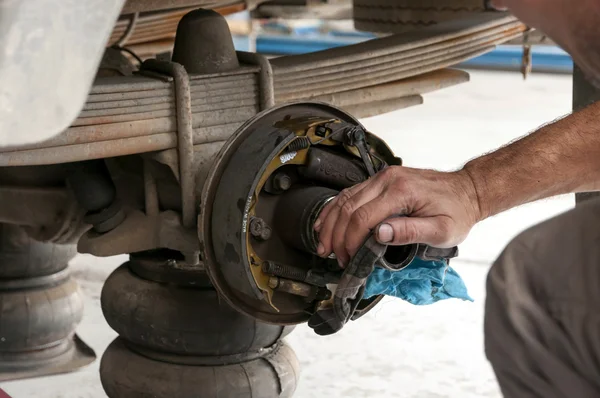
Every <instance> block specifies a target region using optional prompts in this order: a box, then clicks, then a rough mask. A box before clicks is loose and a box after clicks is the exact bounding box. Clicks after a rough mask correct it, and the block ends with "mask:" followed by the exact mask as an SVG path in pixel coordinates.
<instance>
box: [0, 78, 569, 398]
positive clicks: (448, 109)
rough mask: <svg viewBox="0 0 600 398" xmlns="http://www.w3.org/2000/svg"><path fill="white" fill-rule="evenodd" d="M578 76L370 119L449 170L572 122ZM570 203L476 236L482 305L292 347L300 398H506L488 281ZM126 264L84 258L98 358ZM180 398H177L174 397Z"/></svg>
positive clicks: (541, 206)
mask: <svg viewBox="0 0 600 398" xmlns="http://www.w3.org/2000/svg"><path fill="white" fill-rule="evenodd" d="M570 103H571V79H570V77H569V76H556V75H534V76H532V77H531V78H530V79H529V80H528V81H526V82H523V80H522V78H521V77H520V76H519V75H518V74H513V73H492V72H473V73H472V81H471V83H469V84H464V85H462V86H458V87H454V88H450V89H447V90H444V91H441V92H438V93H433V94H430V95H427V96H426V97H425V104H424V105H421V106H419V107H415V108H410V109H406V110H402V111H398V112H394V113H390V114H387V115H384V116H379V117H374V118H370V119H365V120H364V123H365V125H366V126H367V127H368V128H369V129H370V130H371V131H373V132H374V133H376V134H378V135H380V136H381V137H382V138H384V139H385V140H386V141H387V142H388V143H390V145H391V146H392V148H393V149H394V150H395V151H396V153H397V154H398V155H400V156H401V157H403V158H404V160H405V164H406V165H409V166H413V167H427V168H434V169H438V170H451V169H456V168H458V167H460V166H461V165H462V164H463V163H464V162H466V161H467V160H469V159H470V158H472V157H475V156H477V155H479V154H481V153H484V152H486V151H490V150H492V149H494V148H497V147H498V146H501V145H503V144H506V143H508V142H510V141H511V140H513V139H515V138H517V137H519V136H522V135H523V134H525V133H527V132H529V131H532V130H533V129H535V128H536V127H537V126H539V125H541V124H543V123H546V122H548V121H551V120H553V119H555V118H557V117H560V116H562V115H564V114H566V113H568V112H569V110H570ZM573 203H574V200H573V198H572V197H571V196H563V197H558V198H553V199H549V200H544V201H541V202H537V203H534V204H530V205H526V206H523V207H521V208H518V209H514V210H512V211H509V212H506V213H504V214H502V215H499V216H496V217H494V218H492V219H489V220H486V221H485V222H483V223H481V224H480V225H478V226H477V227H476V228H475V229H474V230H473V232H472V234H471V236H470V237H469V238H468V239H467V241H466V242H465V243H464V244H463V245H462V246H461V248H460V249H461V255H460V259H459V260H458V261H455V262H454V263H453V265H454V267H455V268H456V269H457V270H458V271H459V273H461V275H462V276H463V278H464V279H465V281H466V283H467V285H468V287H469V289H470V293H471V296H472V297H473V298H475V300H476V301H475V302H474V303H464V302H459V301H449V302H443V303H438V304H436V305H433V306H430V307H414V306H411V305H408V304H406V303H404V302H402V301H400V300H395V299H387V300H385V301H384V302H383V303H382V304H380V305H379V306H378V307H377V308H376V309H375V310H373V311H372V312H371V313H369V314H368V315H367V316H366V317H364V318H362V319H361V320H359V321H357V322H353V323H351V324H350V325H348V326H347V327H346V328H345V329H344V330H343V331H342V332H341V333H340V334H338V335H334V336H331V337H325V338H324V337H318V336H316V335H314V334H313V333H312V331H311V330H310V329H308V328H307V327H305V326H301V327H298V328H297V329H296V331H295V332H294V333H293V334H292V335H291V336H290V337H289V338H288V340H289V341H290V342H291V343H292V344H293V346H294V347H295V349H296V352H297V354H298V357H299V359H300V361H301V364H302V376H301V381H300V385H299V387H298V390H297V393H296V395H295V397H297V398H312V397H330V398H342V397H344V398H359V397H361V398H362V397H399V398H400V397H401V398H437V397H449V398H482V397H500V393H499V391H498V388H497V385H496V382H495V379H494V375H493V373H492V371H491V369H490V367H489V365H488V363H487V361H486V360H485V357H484V354H483V335H482V319H483V302H484V298H485V287H484V281H485V275H486V273H487V270H488V267H489V265H490V264H491V262H492V261H493V260H494V258H495V257H496V256H497V255H498V253H499V252H500V251H501V250H502V248H503V246H504V245H505V244H506V243H507V242H508V241H509V240H510V239H511V238H512V237H513V236H514V235H515V234H517V233H518V232H519V231H521V230H522V229H524V228H526V227H527V226H530V225H532V224H534V223H536V222H538V221H540V220H543V219H546V218H548V217H551V216H552V215H555V214H557V213H560V212H563V211H565V210H567V209H569V208H570V207H572V206H573ZM123 259H124V257H123V256H122V257H115V258H108V259H96V258H93V257H90V256H83V255H82V256H78V257H77V258H76V259H75V260H74V261H73V271H74V273H75V276H76V277H77V279H78V280H79V282H80V284H81V287H82V290H83V293H84V294H85V297H86V314H85V317H84V320H83V322H82V323H81V325H80V326H79V328H78V332H79V334H80V336H81V337H82V338H83V339H84V340H85V341H86V342H87V343H89V344H90V345H91V346H92V347H93V348H94V349H95V350H96V352H97V354H98V356H100V355H101V354H102V352H103V350H104V349H105V347H106V346H107V345H108V343H109V342H110V341H112V339H113V338H114V337H115V333H114V332H113V331H112V330H111V329H110V328H109V327H108V326H107V325H106V323H105V322H104V319H103V317H102V313H101V310H100V303H99V295H100V289H101V286H102V281H103V280H104V279H105V278H106V277H107V276H108V274H109V273H110V272H111V271H112V270H113V269H114V268H115V267H116V266H118V265H119V264H120V263H121V262H122V261H123ZM98 365H99V361H96V362H95V363H94V364H93V365H91V366H89V367H87V368H86V369H83V370H80V371H78V372H75V373H71V374H67V375H61V376H54V377H50V378H40V379H34V380H25V381H16V382H9V383H3V384H2V385H1V386H0V387H1V388H3V389H5V390H6V392H8V393H9V394H10V395H12V396H13V397H14V398H25V397H27V398H42V397H43V398H59V397H60V398H76V397H77V398H84V397H85V398H99V397H104V396H105V395H104V392H103V390H102V387H101V385H100V380H99V377H98ZM174 398H175V397H174Z"/></svg>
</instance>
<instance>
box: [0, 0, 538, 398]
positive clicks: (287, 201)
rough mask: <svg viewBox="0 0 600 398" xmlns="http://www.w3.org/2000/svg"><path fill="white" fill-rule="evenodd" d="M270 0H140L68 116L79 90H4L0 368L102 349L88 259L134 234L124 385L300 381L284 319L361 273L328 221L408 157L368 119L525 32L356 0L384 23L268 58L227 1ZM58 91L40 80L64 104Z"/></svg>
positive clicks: (85, 358) (194, 387)
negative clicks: (341, 200)
mask: <svg viewBox="0 0 600 398" xmlns="http://www.w3.org/2000/svg"><path fill="white" fill-rule="evenodd" d="M284 3H285V2H284ZM306 3H311V2H306ZM318 3H319V4H312V5H313V6H316V7H319V6H328V7H331V6H335V5H336V2H329V3H330V4H325V3H326V2H318ZM266 5H269V4H264V5H261V6H260V7H263V6H266ZM310 5H311V4H304V5H303V6H306V7H308V6H310ZM255 6H256V5H255V4H245V3H231V2H225V1H223V2H221V1H214V2H211V1H204V2H198V1H193V0H172V1H158V0H129V1H127V2H126V3H125V4H124V5H123V8H122V9H121V11H120V14H121V16H120V17H119V19H118V20H117V22H116V23H114V24H113V26H112V28H111V31H112V33H111V34H110V35H109V39H108V41H107V42H106V44H105V45H104V46H103V47H105V51H104V53H103V55H102V56H101V57H99V62H98V63H96V68H95V74H94V76H92V77H91V78H90V85H87V86H86V85H85V80H86V79H85V77H77V76H74V77H73V79H74V80H73V84H74V85H76V86H77V87H75V88H73V89H74V90H76V91H80V90H83V91H85V95H86V97H85V98H86V99H85V101H83V102H82V103H81V104H79V105H77V106H75V107H74V108H73V104H69V107H70V108H69V109H71V108H73V109H75V108H76V110H75V112H76V114H77V117H76V118H71V119H70V120H69V122H68V126H62V127H61V123H63V124H64V120H66V119H69V118H68V117H67V116H65V115H68V114H69V112H70V110H68V109H67V108H66V106H67V105H65V108H64V109H62V110H60V112H63V111H64V112H63V113H64V114H61V115H62V116H61V117H53V118H52V120H53V121H54V123H48V124H47V126H52V127H53V128H54V130H55V131H47V130H44V129H43V123H40V121H39V120H37V121H36V120H31V121H26V122H19V120H23V119H27V118H28V116H27V115H25V114H24V113H22V114H21V115H20V116H19V117H18V118H17V117H13V118H10V117H9V116H10V114H9V112H7V111H6V109H7V108H4V109H5V111H4V115H5V116H6V117H3V118H1V119H2V120H4V123H2V122H0V126H1V129H0V132H1V133H2V134H1V136H3V137H5V138H6V139H5V143H4V144H3V146H2V147H1V148H0V203H2V205H1V206H0V223H1V224H0V244H1V245H2V246H1V247H0V258H1V259H2V261H0V298H1V300H2V303H3V306H2V307H1V308H0V330H1V331H2V338H1V339H0V358H1V360H0V380H12V379H15V378H24V377H33V376H40V375H47V374H54V373H61V372H66V371H70V370H74V369H77V368H79V367H81V366H84V365H85V364H88V363H90V362H91V361H93V360H94V359H95V354H94V352H93V351H92V350H91V349H89V347H87V346H86V344H85V343H84V342H83V341H81V340H80V339H79V338H78V337H77V335H76V334H75V329H76V326H77V324H78V323H79V322H80V320H81V317H82V314H83V310H84V309H83V307H82V301H81V299H80V297H79V292H78V289H77V286H76V283H75V282H74V280H73V279H72V278H71V277H70V276H69V273H68V267H67V263H68V261H69V260H70V259H71V258H72V257H73V256H74V255H75V253H76V252H79V253H89V254H92V255H95V256H99V257H107V256H113V255H119V254H129V255H130V259H129V261H128V262H126V263H125V264H123V265H122V266H121V267H120V268H119V269H117V270H116V271H115V272H114V273H113V274H112V275H111V276H110V277H109V278H108V279H107V281H106V283H105V285H104V288H103V291H102V297H101V303H102V310H103V312H104V315H105V318H106V320H107V322H108V323H109V325H110V326H111V327H112V328H113V329H114V330H115V331H116V332H117V333H118V334H119V337H118V338H117V339H115V341H114V342H113V343H112V344H111V345H110V346H109V348H108V349H107V350H106V352H105V353H104V355H103V357H102V362H101V370H100V372H101V380H102V384H103V387H104V389H105V391H106V393H107V395H108V396H109V397H111V398H114V397H147V396H155V397H196V396H202V397H217V396H227V397H233V396H236V397H238V396H239V397H250V396H258V397H265V398H268V397H291V396H292V395H293V393H294V390H295V387H296V383H297V381H298V375H299V366H298V363H297V360H296V357H295V354H294V352H293V350H292V349H291V348H290V347H289V346H288V345H286V343H285V342H283V341H282V339H283V338H284V337H285V336H286V335H287V334H288V333H290V332H291V331H292V329H293V327H294V325H297V324H301V323H304V322H306V321H307V320H308V318H309V317H310V315H311V314H313V313H314V312H315V311H316V310H317V309H318V308H319V307H320V306H321V305H323V303H325V302H327V301H328V300H330V299H331V295H332V287H331V286H332V285H333V286H334V285H335V284H336V283H337V282H338V281H339V275H340V269H339V266H338V265H337V261H335V259H332V258H330V259H321V258H320V257H318V256H317V255H316V254H315V251H316V246H315V239H317V238H316V237H315V235H314V232H313V228H312V223H314V220H315V218H316V215H318V213H319V211H320V210H321V209H322V208H323V206H324V205H325V204H326V203H327V201H328V200H330V199H331V198H332V197H333V196H335V195H336V194H337V193H338V192H339V191H340V190H342V189H344V188H347V187H350V186H352V185H355V184H357V183H360V182H361V181H364V180H365V179H367V178H369V176H370V175H372V174H373V173H376V172H379V171H381V170H384V169H385V168H386V167H387V166H389V165H400V164H402V160H401V155H402V154H401V153H398V154H394V153H393V152H392V151H391V149H390V148H388V146H387V145H386V144H385V142H383V141H382V140H381V139H380V138H378V137H377V135H376V132H369V131H367V130H366V129H365V128H364V126H362V125H361V123H360V122H359V121H358V120H357V118H363V117H369V116H374V115H378V114H381V113H386V112H390V111H394V110H398V109H402V108H405V107H409V106H413V105H419V104H421V103H422V102H423V97H422V96H423V95H424V94H427V93H429V92H432V91H435V90H440V89H443V88H446V87H450V86H453V85H456V84H460V83H464V82H467V81H468V79H469V76H468V74H467V73H466V72H463V71H460V70H457V69H452V66H455V65H457V64H459V63H461V62H462V61H465V60H468V59H470V58H473V57H476V56H478V55H480V54H483V53H486V52H488V51H491V50H492V49H493V48H494V47H495V46H497V45H499V44H502V43H505V42H508V41H511V40H514V39H517V38H519V37H520V36H521V35H522V34H523V32H525V31H526V27H525V26H524V25H523V24H522V23H520V22H519V21H517V20H516V19H515V18H514V17H512V16H510V15H507V14H505V13H500V12H495V11H491V10H487V9H486V6H485V2H475V1H471V0H453V1H450V0H448V1H438V2H435V1H416V0H414V1H411V0H377V1H368V0H364V1H362V0H355V2H354V4H353V8H354V18H355V24H356V27H357V29H361V30H367V31H373V32H379V33H382V35H381V37H378V38H376V39H373V40H369V41H367V42H364V43H360V44H356V45H351V46H346V47H341V48H335V49H330V50H325V51H321V52H317V53H311V54H304V55H295V56H285V57H278V58H269V57H267V56H265V55H260V54H254V53H247V52H240V51H236V50H235V48H234V45H233V41H232V38H231V34H230V31H229V27H228V25H227V22H226V20H225V19H224V17H223V15H226V14H229V13H232V12H236V11H239V10H242V9H245V8H246V7H249V8H254V7H255ZM271 6H273V5H271ZM260 7H258V8H257V10H260ZM0 43H1V42H0ZM100 58H101V59H100ZM2 65H3V64H2V63H0V66H2ZM50 69H51V68H50ZM47 80H48V79H47ZM92 81H93V82H92ZM55 83H56V84H57V87H58V86H59V85H60V84H61V83H60V81H58V80H57V81H56V82H55ZM48 84H53V83H52V82H50V83H48ZM80 84H81V85H83V88H82V87H79V85H80ZM7 87H8V85H7ZM86 87H89V89H87V88H86ZM59 92H60V90H58V91H53V92H52V93H50V94H48V95H47V96H45V95H44V94H40V95H41V97H44V100H45V101H49V102H46V106H47V107H51V106H52V105H54V103H53V102H52V100H53V98H52V95H53V93H54V94H56V93H59ZM5 98H8V99H10V95H8V96H6V97H5ZM15 98H16V97H15ZM19 98H21V99H22V97H19ZM57 98H58V97H57ZM57 98H54V100H57ZM23 101H24V102H23V103H26V102H25V100H24V99H23ZM18 102H19V100H17V99H15V103H18ZM36 106H37V105H36V104H34V103H33V102H32V105H31V107H32V108H31V109H33V110H35V109H36ZM57 112H58V111H57ZM60 112H59V113H60ZM12 114H13V115H14V112H12ZM31 117H32V118H35V114H31ZM40 118H41V119H42V121H43V115H42V116H40ZM28 129H31V130H28ZM34 130H35V132H34ZM48 130H52V128H49V127H48ZM28 131H30V132H31V136H27V133H28ZM36 137H37V138H36ZM40 137H42V138H43V139H40ZM411 250H412V249H410V250H409V249H402V250H399V251H397V252H394V253H392V252H390V254H389V256H387V257H386V258H385V261H386V262H387V264H388V266H389V267H392V268H393V267H399V266H400V264H403V263H404V262H405V260H406V258H408V257H409V256H410V255H414V253H412V251H411ZM411 253H412V254H411ZM379 299H380V297H376V298H374V299H371V300H362V302H361V303H359V305H358V308H357V310H356V312H355V315H354V317H353V319H358V318H359V317H360V316H361V315H362V314H364V313H366V312H367V311H369V310H370V309H371V308H373V307H374V306H375V305H376V304H377V303H378V301H379ZM124 364H126V365H124ZM175 380H176V382H174V381H175ZM199 385H201V386H202V391H199V390H198V388H199V387H198V386H199Z"/></svg>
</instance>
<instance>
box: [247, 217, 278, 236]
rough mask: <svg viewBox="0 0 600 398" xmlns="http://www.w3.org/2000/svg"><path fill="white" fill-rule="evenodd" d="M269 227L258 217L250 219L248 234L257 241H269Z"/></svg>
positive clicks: (270, 232) (270, 231)
mask: <svg viewBox="0 0 600 398" xmlns="http://www.w3.org/2000/svg"><path fill="white" fill-rule="evenodd" d="M272 232H273V231H272V230H271V227H269V226H268V225H267V223H266V222H265V220H263V219H262V218H260V217H252V219H251V220H250V234H252V236H254V237H255V238H256V239H258V240H269V239H270V238H271V234H272Z"/></svg>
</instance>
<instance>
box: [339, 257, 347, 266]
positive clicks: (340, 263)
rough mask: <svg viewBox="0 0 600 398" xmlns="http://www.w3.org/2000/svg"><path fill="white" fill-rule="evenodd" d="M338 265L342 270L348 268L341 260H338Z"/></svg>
mask: <svg viewBox="0 0 600 398" xmlns="http://www.w3.org/2000/svg"><path fill="white" fill-rule="evenodd" d="M338 265H339V266H340V268H346V265H344V263H343V262H342V260H340V259H339V258H338Z"/></svg>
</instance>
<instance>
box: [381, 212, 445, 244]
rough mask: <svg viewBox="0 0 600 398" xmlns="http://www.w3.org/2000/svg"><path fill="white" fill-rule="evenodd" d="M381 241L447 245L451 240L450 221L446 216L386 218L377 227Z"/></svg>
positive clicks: (387, 242)
mask: <svg viewBox="0 0 600 398" xmlns="http://www.w3.org/2000/svg"><path fill="white" fill-rule="evenodd" d="M376 237H377V241H379V243H384V244H388V245H393V246H400V245H410V244H413V243H424V244H426V245H430V246H436V247H440V246H447V242H448V241H450V240H451V236H450V233H449V228H448V222H447V219H445V218H444V217H426V218H417V217H397V218H393V219H389V220H386V221H385V222H384V223H382V224H380V225H379V226H378V227H377V228H376Z"/></svg>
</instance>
